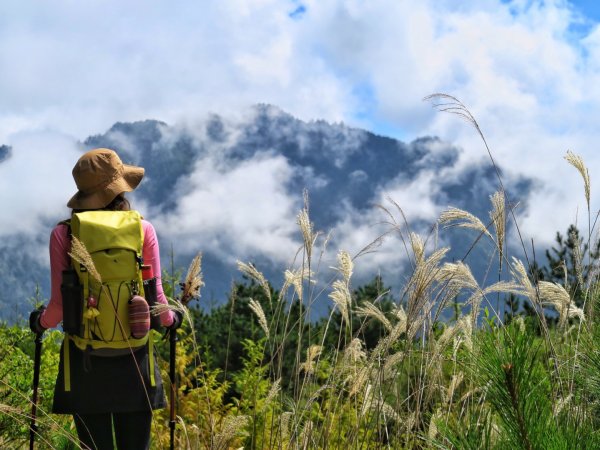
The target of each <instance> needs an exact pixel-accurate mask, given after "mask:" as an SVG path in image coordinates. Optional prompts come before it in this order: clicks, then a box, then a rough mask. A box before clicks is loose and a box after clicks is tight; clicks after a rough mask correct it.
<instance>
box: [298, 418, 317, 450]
mask: <svg viewBox="0 0 600 450" xmlns="http://www.w3.org/2000/svg"><path fill="white" fill-rule="evenodd" d="M314 427H315V424H314V423H313V422H312V420H307V421H306V423H305V424H304V426H303V427H302V431H301V432H300V436H299V441H300V448H301V449H302V450H308V449H311V448H314V442H313V441H312V439H311V436H312V432H313V429H314Z"/></svg>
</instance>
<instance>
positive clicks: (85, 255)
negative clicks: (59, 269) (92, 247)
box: [69, 236, 102, 283]
mask: <svg viewBox="0 0 600 450" xmlns="http://www.w3.org/2000/svg"><path fill="white" fill-rule="evenodd" d="M69 256H70V257H71V258H73V259H74V260H75V261H77V262H78V263H79V264H81V265H82V266H83V267H85V270H87V271H88V273H89V274H90V276H91V277H92V278H93V279H94V280H96V281H97V282H98V283H102V277H101V276H100V273H99V272H98V270H96V266H95V265H94V260H93V259H92V255H90V252H88V250H87V248H86V247H85V245H84V244H83V242H81V241H80V240H79V239H77V238H76V237H75V236H72V238H71V251H70V252H69Z"/></svg>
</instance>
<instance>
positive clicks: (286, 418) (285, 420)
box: [279, 411, 294, 440]
mask: <svg viewBox="0 0 600 450" xmlns="http://www.w3.org/2000/svg"><path fill="white" fill-rule="evenodd" d="M293 415H294V414H293V413H292V412H290V411H285V412H283V413H281V414H280V415H279V430H280V432H281V437H282V439H283V440H287V439H288V438H289V436H290V422H291V419H292V416H293Z"/></svg>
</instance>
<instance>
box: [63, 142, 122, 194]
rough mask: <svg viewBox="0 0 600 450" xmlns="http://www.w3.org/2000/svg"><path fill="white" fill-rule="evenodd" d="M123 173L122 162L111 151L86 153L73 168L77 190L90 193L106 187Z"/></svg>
mask: <svg viewBox="0 0 600 450" xmlns="http://www.w3.org/2000/svg"><path fill="white" fill-rule="evenodd" d="M122 172H123V162H122V161H121V158H119V155H117V153H116V152H114V151H113V150H110V149H107V148H99V149H96V150H92V151H90V152H87V153H86V154H85V155H83V156H82V157H81V158H79V161H77V163H76V164H75V167H73V179H74V180H75V184H76V185H77V189H79V190H80V191H82V192H84V193H92V192H94V191H96V190H99V189H102V188H104V187H105V186H107V185H108V184H109V183H110V182H111V181H113V180H114V179H115V178H116V177H118V176H120V175H121V174H122Z"/></svg>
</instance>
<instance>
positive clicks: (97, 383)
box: [30, 148, 181, 450]
mask: <svg viewBox="0 0 600 450" xmlns="http://www.w3.org/2000/svg"><path fill="white" fill-rule="evenodd" d="M143 176H144V169H143V168H141V167H136V166H131V165H126V164H123V163H122V162H121V159H120V158H119V156H118V155H117V153H116V152H114V151H113V150H109V149H103V148H101V149H95V150H91V151H89V152H87V153H85V154H84V155H83V156H82V157H81V158H80V159H79V160H78V161H77V163H76V164H75V167H74V168H73V178H74V180H75V183H76V185H77V188H78V192H77V193H76V194H75V195H74V196H73V197H72V198H71V199H70V200H69V202H68V203H67V206H68V207H70V208H72V210H73V214H75V213H80V212H85V211H98V210H100V211H129V210H130V204H129V201H128V200H127V199H126V198H125V196H124V193H125V192H131V191H133V190H134V189H135V188H136V187H137V186H138V184H139V183H140V181H141V180H142V178H143ZM73 217H74V216H73ZM137 220H138V223H139V218H138V219H137ZM141 229H142V232H141V234H142V235H143V244H142V243H141V242H140V244H139V245H140V246H142V245H143V247H142V257H143V268H144V269H145V270H147V269H148V266H150V268H151V272H152V273H153V274H154V276H156V293H157V295H156V297H157V298H156V300H157V301H158V302H159V303H162V304H165V305H166V304H167V300H166V297H165V295H164V292H163V289H162V285H161V282H160V273H161V270H160V257H159V247H158V240H157V237H156V232H155V230H154V228H153V226H152V225H151V224H150V222H148V221H146V220H143V219H142V220H141ZM71 233H72V229H71V226H70V225H69V224H67V223H60V224H58V225H57V226H56V227H55V228H54V230H53V231H52V234H51V236H50V272H51V296H50V301H49V303H48V306H47V308H43V307H42V308H40V309H39V310H36V311H33V312H32V313H31V316H30V326H31V328H32V330H33V331H34V332H35V333H41V332H43V331H44V330H45V329H47V328H53V327H56V326H57V325H58V324H59V323H60V322H61V321H63V295H62V294H61V283H62V282H63V279H62V277H63V271H66V270H68V269H69V268H70V267H73V266H74V264H73V263H72V260H71V257H70V256H69V252H71V242H72V240H71ZM140 264H141V262H140ZM80 270H81V269H80ZM80 277H81V275H80ZM132 284H133V285H134V286H135V283H132ZM90 285H91V284H90ZM102 289H103V288H102V287H101V288H100V289H99V293H98V294H95V295H97V296H98V298H97V299H96V298H94V297H93V296H92V294H91V293H90V297H88V300H87V305H85V306H79V308H80V310H81V309H82V308H83V309H84V310H85V311H86V312H85V314H83V316H84V317H88V319H87V320H90V321H91V322H90V323H93V321H94V314H96V312H95V311H96V308H95V307H96V306H97V304H99V303H101V302H105V305H106V302H107V300H105V299H106V298H107V295H105V296H104V299H103V298H102V295H103V294H102V293H101V292H100V291H102V292H105V290H104V291H103V290H102ZM133 289H134V290H135V287H134V288H133ZM90 292H91V291H90ZM134 293H135V292H134ZM110 295H111V298H112V294H110ZM142 303H143V302H142ZM81 305H84V300H83V298H82V299H81ZM98 308H100V307H99V306H98ZM113 309H114V308H113ZM68 314H70V311H69V310H67V311H65V314H64V315H65V316H67V315H68ZM146 315H147V312H146ZM79 316H80V317H81V311H80V312H79ZM146 318H148V317H146ZM85 320H86V319H83V321H84V322H85ZM66 322H67V320H66V317H65V323H63V327H64V328H65V331H67V328H66V327H65V325H66ZM160 323H161V325H162V326H164V327H169V328H177V327H178V326H179V325H180V324H181V314H180V313H179V312H177V311H173V310H169V309H166V308H165V309H164V310H163V312H162V313H161V314H160ZM83 327H84V329H86V330H87V331H88V333H89V330H91V329H92V328H85V326H83ZM132 330H133V325H132ZM146 331H147V329H146ZM91 334H94V333H91ZM66 336H67V337H66V338H65V340H64V342H63V344H62V348H61V357H60V363H59V373H58V378H57V381H56V386H55V391H54V403H53V407H52V412H54V413H59V414H72V415H73V418H74V420H75V426H76V429H77V434H78V437H79V440H80V443H81V446H82V447H83V448H85V449H88V448H89V449H94V450H109V449H113V448H114V444H113V431H114V437H115V439H116V448H118V449H119V450H138V449H139V450H142V449H148V448H149V446H150V427H151V422H152V410H155V409H159V408H163V407H165V397H164V392H163V386H162V381H161V378H160V373H159V369H158V365H157V364H156V362H155V357H154V353H153V351H152V343H151V341H150V340H146V341H144V342H145V345H141V346H139V347H135V348H134V347H132V345H129V344H128V345H127V348H121V349H118V350H119V351H115V350H113V349H111V348H108V349H106V348H105V349H100V350H94V348H93V346H91V345H87V346H84V349H82V348H81V341H79V344H80V345H76V341H77V339H78V336H74V337H72V336H71V335H66ZM138 337H139V336H138ZM94 338H95V339H98V337H97V336H96V335H95V334H94ZM100 339H102V338H100ZM100 344H102V342H100ZM103 351H104V352H103ZM111 351H112V353H111Z"/></svg>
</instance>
